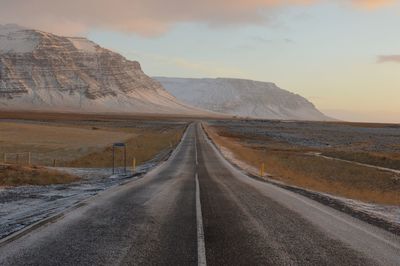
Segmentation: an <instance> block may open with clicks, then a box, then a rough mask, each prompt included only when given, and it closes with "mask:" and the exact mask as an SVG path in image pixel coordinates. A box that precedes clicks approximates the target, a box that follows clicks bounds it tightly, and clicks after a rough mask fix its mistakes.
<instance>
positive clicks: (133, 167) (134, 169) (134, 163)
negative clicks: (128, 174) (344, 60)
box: [132, 157, 136, 173]
mask: <svg viewBox="0 0 400 266" xmlns="http://www.w3.org/2000/svg"><path fill="white" fill-rule="evenodd" d="M132 169H133V173H135V172H136V157H133V162H132Z"/></svg>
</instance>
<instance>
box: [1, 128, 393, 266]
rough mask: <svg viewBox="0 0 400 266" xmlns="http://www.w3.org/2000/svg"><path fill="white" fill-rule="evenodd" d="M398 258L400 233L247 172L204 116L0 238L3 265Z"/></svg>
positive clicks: (374, 261)
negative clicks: (99, 185) (149, 164)
mask: <svg viewBox="0 0 400 266" xmlns="http://www.w3.org/2000/svg"><path fill="white" fill-rule="evenodd" d="M206 264H208V265H400V239H399V237H397V236H395V235H393V234H390V233H388V232H386V231H383V230H381V229H378V228H375V227H373V226H370V225H368V224H366V223H364V222H361V221H359V220H357V219H354V218H352V217H350V216H348V215H346V214H343V213H341V212H338V211H336V210H333V209H331V208H329V207H326V206H323V205H321V204H319V203H317V202H314V201H312V200H310V199H307V198H305V197H302V196H300V195H297V194H294V193H292V192H289V191H286V190H283V189H281V188H278V187H275V186H273V185H271V184H267V183H264V182H260V181H257V180H254V179H252V178H249V177H247V176H245V175H243V173H241V172H240V171H238V170H237V169H235V168H234V167H233V166H231V165H230V164H229V163H227V162H226V161H225V160H224V159H223V158H222V156H221V155H220V153H219V152H218V151H217V150H216V149H215V147H214V146H212V144H211V143H210V142H209V140H208V139H207V138H206V137H205V134H204V132H203V131H202V129H201V127H200V126H199V125H192V126H190V127H189V128H188V131H187V133H186V135H185V136H184V138H183V141H182V143H181V145H180V146H179V147H178V148H177V150H176V151H175V153H174V154H173V155H172V156H171V158H170V159H169V160H168V161H167V162H165V163H164V164H162V165H161V166H159V167H158V168H156V169H154V170H153V171H152V172H150V173H148V174H147V175H146V176H145V177H143V178H142V179H139V180H137V181H133V182H130V183H128V184H126V185H124V186H120V187H118V188H114V189H111V190H109V191H107V192H105V193H102V194H101V195H99V196H97V197H95V198H94V199H92V200H91V201H90V202H88V204H87V205H86V206H84V207H82V208H79V209H77V210H74V211H72V212H70V213H69V214H67V215H66V216H65V217H64V218H63V219H62V220H59V221H57V222H55V223H53V224H50V225H47V226H44V227H41V228H40V229H37V230H35V231H32V232H31V233H29V234H28V235H26V236H24V237H22V238H20V239H18V240H15V241H14V242H11V243H9V244H7V245H4V246H3V247H1V248H0V265H206Z"/></svg>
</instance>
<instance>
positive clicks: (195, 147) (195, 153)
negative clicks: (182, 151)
mask: <svg viewBox="0 0 400 266" xmlns="http://www.w3.org/2000/svg"><path fill="white" fill-rule="evenodd" d="M194 156H195V159H196V166H197V165H198V164H199V161H198V160H197V137H196V135H194Z"/></svg>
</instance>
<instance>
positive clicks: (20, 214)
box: [0, 150, 170, 239]
mask: <svg viewBox="0 0 400 266" xmlns="http://www.w3.org/2000/svg"><path fill="white" fill-rule="evenodd" d="M169 152H170V151H169V150H166V151H164V152H161V153H160V154H158V155H157V156H156V157H155V158H154V159H153V160H151V161H149V162H147V163H145V164H143V165H140V166H138V167H137V169H136V171H135V173H134V174H132V173H131V171H130V169H128V171H127V174H124V173H123V169H117V172H118V173H117V174H114V175H112V169H110V168H56V169H57V170H59V171H65V172H68V173H71V174H74V175H77V176H79V177H81V180H80V181H79V182H75V183H72V184H67V185H65V184H63V185H50V186H22V187H15V188H2V189H0V239H1V238H4V237H6V236H8V235H11V234H12V233H15V232H17V231H19V230H21V229H23V228H24V227H27V226H29V225H32V224H34V223H35V222H38V221H40V220H42V219H45V218H48V217H50V216H53V215H55V214H57V213H60V212H62V211H64V210H66V209H68V208H70V207H72V206H74V205H75V204H77V203H79V202H81V201H82V200H85V199H87V198H89V197H91V196H94V195H96V194H97V193H99V192H100V191H103V190H105V189H108V188H111V187H114V186H117V185H120V184H122V183H123V182H125V181H127V180H133V179H135V178H139V177H141V176H143V175H144V174H145V173H146V172H148V171H149V170H150V169H151V168H153V167H155V166H156V165H157V164H158V163H159V162H160V161H161V160H163V159H164V158H165V156H166V155H167V154H168V153H169Z"/></svg>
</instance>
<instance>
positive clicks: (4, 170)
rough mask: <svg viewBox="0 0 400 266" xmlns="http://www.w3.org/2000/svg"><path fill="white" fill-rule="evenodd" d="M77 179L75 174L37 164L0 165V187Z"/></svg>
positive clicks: (57, 182) (62, 182)
mask: <svg viewBox="0 0 400 266" xmlns="http://www.w3.org/2000/svg"><path fill="white" fill-rule="evenodd" d="M78 180H79V178H78V177H76V176H73V175H70V174H67V173H61V172H58V171H54V170H50V169H47V168H44V167H39V166H21V165H0V187H7V186H21V185H51V184H64V183H71V182H74V181H78Z"/></svg>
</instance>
